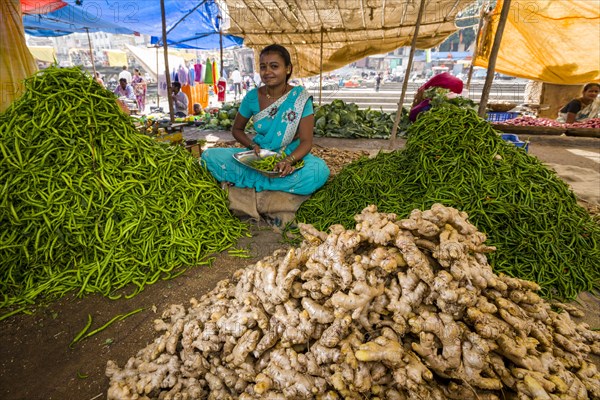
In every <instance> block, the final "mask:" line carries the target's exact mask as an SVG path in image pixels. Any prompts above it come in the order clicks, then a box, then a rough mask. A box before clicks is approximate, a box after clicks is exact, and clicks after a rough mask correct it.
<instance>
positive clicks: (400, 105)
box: [390, 0, 425, 149]
mask: <svg viewBox="0 0 600 400" xmlns="http://www.w3.org/2000/svg"><path fill="white" fill-rule="evenodd" d="M424 10H425V0H421V5H419V14H418V15H417V23H416V24H415V33H414V34H413V38H412V41H411V43H410V54H409V55H408V63H407V64H406V72H405V73H404V82H402V93H401V94H400V100H399V101H398V110H396V118H395V119H394V126H393V127H392V134H391V135H390V148H391V149H393V148H394V145H395V144H396V133H397V132H398V124H399V123H400V118H402V108H403V104H404V97H405V96H406V89H407V88H408V79H409V77H410V72H411V69H412V63H413V58H414V56H415V48H416V46H417V38H418V36H419V28H420V27H421V19H422V18H423V11H424Z"/></svg>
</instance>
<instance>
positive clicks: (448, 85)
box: [408, 72, 463, 122]
mask: <svg viewBox="0 0 600 400" xmlns="http://www.w3.org/2000/svg"><path fill="white" fill-rule="evenodd" d="M430 88H442V89H447V90H449V92H451V93H450V94H452V93H454V94H455V95H456V94H462V91H463V81H461V80H460V79H458V78H457V77H455V76H454V75H452V74H450V73H448V72H443V73H441V74H438V75H435V76H434V77H432V78H431V79H429V80H428V81H427V82H425V83H424V84H423V85H422V86H421V87H420V88H419V89H418V90H417V93H416V94H415V98H414V100H413V104H412V108H411V110H410V113H409V114H408V119H409V120H410V121H411V122H415V121H416V120H417V115H419V113H421V112H423V111H427V110H429V109H430V108H431V105H430V104H429V99H428V98H427V97H426V94H425V91H426V90H427V89H430Z"/></svg>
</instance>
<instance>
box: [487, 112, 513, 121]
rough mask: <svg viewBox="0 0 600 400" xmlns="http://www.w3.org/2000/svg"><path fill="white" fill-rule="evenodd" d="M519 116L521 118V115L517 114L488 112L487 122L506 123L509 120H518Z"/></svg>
mask: <svg viewBox="0 0 600 400" xmlns="http://www.w3.org/2000/svg"><path fill="white" fill-rule="evenodd" d="M518 116H519V113H516V112H495V111H488V113H487V120H488V121H490V122H502V121H506V120H508V119H513V118H517V117H518Z"/></svg>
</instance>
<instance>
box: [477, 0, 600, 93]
mask: <svg viewBox="0 0 600 400" xmlns="http://www.w3.org/2000/svg"><path fill="white" fill-rule="evenodd" d="M502 4H503V0H498V3H497V5H496V8H495V9H494V11H493V12H492V14H491V16H490V20H489V23H487V24H486V27H485V28H484V30H482V35H481V36H480V38H479V42H478V54H477V56H476V58H475V61H474V65H477V66H480V67H484V68H487V66H488V59H489V54H490V50H491V48H492V44H493V40H494V35H495V32H496V27H497V26H498V21H499V17H500V11H501V10H502ZM495 69H496V71H498V72H501V73H503V74H507V75H512V76H518V77H521V78H527V79H532V80H537V81H543V82H548V83H555V84H559V85H575V84H584V83H588V82H594V81H595V82H598V81H600V0H527V1H523V2H519V1H514V0H513V1H512V2H511V9H510V12H509V15H508V19H507V21H506V27H505V28H504V32H503V36H502V41H501V44H500V50H499V52H498V58H497V60H496V68H495Z"/></svg>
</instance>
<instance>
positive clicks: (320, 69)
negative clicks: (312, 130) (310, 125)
mask: <svg viewBox="0 0 600 400" xmlns="http://www.w3.org/2000/svg"><path fill="white" fill-rule="evenodd" d="M322 98H323V25H321V56H320V61H319V105H321V100H322Z"/></svg>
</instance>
